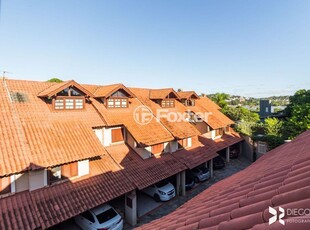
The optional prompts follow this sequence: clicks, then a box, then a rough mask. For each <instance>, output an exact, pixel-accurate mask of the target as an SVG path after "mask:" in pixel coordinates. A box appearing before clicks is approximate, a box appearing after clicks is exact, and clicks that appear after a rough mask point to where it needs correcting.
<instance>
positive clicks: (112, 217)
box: [74, 204, 123, 230]
mask: <svg viewBox="0 0 310 230" xmlns="http://www.w3.org/2000/svg"><path fill="white" fill-rule="evenodd" d="M74 220H75V223H76V224H78V225H79V226H80V227H81V228H82V229H85V230H98V229H101V230H122V229H123V219H122V217H121V216H120V215H119V214H118V213H117V212H116V211H115V210H114V209H113V208H112V207H111V206H110V205H108V204H103V205H100V206H98V207H96V208H93V209H91V210H88V211H86V212H83V213H81V214H80V215H78V216H76V217H75V218H74Z"/></svg>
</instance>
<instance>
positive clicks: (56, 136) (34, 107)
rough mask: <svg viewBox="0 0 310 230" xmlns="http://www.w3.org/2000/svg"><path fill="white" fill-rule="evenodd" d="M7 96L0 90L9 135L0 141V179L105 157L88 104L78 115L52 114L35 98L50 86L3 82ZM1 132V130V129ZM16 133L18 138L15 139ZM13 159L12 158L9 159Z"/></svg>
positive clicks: (99, 122) (97, 123) (99, 123)
mask: <svg viewBox="0 0 310 230" xmlns="http://www.w3.org/2000/svg"><path fill="white" fill-rule="evenodd" d="M6 83H7V88H8V91H9V92H10V95H11V98H12V103H11V102H10V98H9V97H8V93H7V92H4V89H3V85H2V87H1V90H2V92H1V100H2V103H1V104H0V108H1V110H0V111H1V112H0V113H2V114H1V115H2V116H3V117H7V123H5V124H2V122H1V123H0V124H1V126H3V128H4V130H5V129H6V130H7V131H8V133H6V134H3V135H6V136H5V137H6V140H5V141H3V140H2V138H1V146H0V148H1V150H3V151H1V153H0V160H1V162H0V163H1V165H5V167H1V168H0V173H1V175H3V174H7V173H15V172H18V171H20V170H24V169H27V167H29V165H31V167H32V169H35V168H38V167H48V166H54V165H59V164H63V163H67V162H71V161H77V160H82V159H86V158H90V157H94V156H99V155H103V154H105V153H106V151H105V149H104V148H103V146H102V144H101V143H100V141H99V140H98V138H97V137H96V135H95V134H94V133H93V131H92V127H95V126H104V125H105V124H106V123H105V122H104V121H103V120H102V118H101V117H100V116H99V114H98V113H97V112H96V110H95V109H94V107H93V106H92V105H91V104H87V103H86V104H85V109H84V110H81V111H55V110H53V109H52V108H51V107H52V106H51V105H50V104H47V103H46V102H45V101H44V100H43V99H41V98H39V97H37V95H38V92H41V91H42V90H43V89H45V88H48V86H49V85H52V84H53V83H48V82H34V81H19V80H6ZM1 128H2V127H1ZM16 133H17V135H16ZM25 140H26V141H25ZM11 156H14V157H11Z"/></svg>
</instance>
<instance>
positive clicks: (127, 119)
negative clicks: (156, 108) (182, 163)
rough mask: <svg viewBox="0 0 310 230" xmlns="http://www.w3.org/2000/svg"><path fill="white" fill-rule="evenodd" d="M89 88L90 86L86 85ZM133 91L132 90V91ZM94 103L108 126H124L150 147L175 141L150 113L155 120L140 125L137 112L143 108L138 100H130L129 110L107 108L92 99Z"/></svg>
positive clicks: (140, 142)
mask: <svg viewBox="0 0 310 230" xmlns="http://www.w3.org/2000/svg"><path fill="white" fill-rule="evenodd" d="M85 87H86V88H88V87H89V86H88V85H85ZM130 91H131V90H130ZM92 103H93V105H94V106H95V108H96V109H97V111H98V112H99V113H100V114H101V116H102V117H103V119H104V120H105V121H106V122H107V125H108V126H118V125H124V126H125V127H126V128H127V130H128V131H129V133H130V134H131V135H132V136H133V137H134V139H135V140H136V141H137V142H138V143H139V144H141V145H144V146H148V145H154V144H158V143H163V142H167V141H171V140H173V139H174V138H173V136H172V135H171V133H170V132H169V131H168V130H167V129H166V128H165V127H164V126H163V125H162V124H161V123H160V122H158V121H157V120H156V119H155V117H154V116H153V115H152V113H150V115H151V116H152V117H153V119H152V120H151V121H150V123H148V124H139V123H138V122H136V120H135V117H134V116H135V110H136V109H137V108H138V109H139V108H140V107H143V108H144V106H143V104H142V103H141V102H140V101H139V100H138V99H137V98H129V107H128V108H108V109H107V108H106V106H105V105H103V104H102V103H101V102H99V101H98V100H96V99H92Z"/></svg>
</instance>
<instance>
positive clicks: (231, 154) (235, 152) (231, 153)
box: [229, 147, 239, 158]
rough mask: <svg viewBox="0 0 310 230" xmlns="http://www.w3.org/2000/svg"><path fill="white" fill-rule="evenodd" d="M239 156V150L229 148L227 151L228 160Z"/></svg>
mask: <svg viewBox="0 0 310 230" xmlns="http://www.w3.org/2000/svg"><path fill="white" fill-rule="evenodd" d="M238 156H239V149H237V148H236V147H235V148H233V147H230V151H229V157H230V158H238Z"/></svg>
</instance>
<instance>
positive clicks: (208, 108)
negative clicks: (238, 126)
mask: <svg viewBox="0 0 310 230" xmlns="http://www.w3.org/2000/svg"><path fill="white" fill-rule="evenodd" d="M191 110H192V111H193V112H194V113H197V112H199V113H204V112H209V113H210V114H209V115H208V116H207V117H206V118H204V121H205V122H206V123H207V124H208V125H210V126H211V128H212V129H218V128H223V127H226V126H228V125H231V124H234V122H233V121H232V120H230V119H229V118H228V117H227V116H225V115H224V114H223V113H222V112H221V111H220V107H219V106H218V105H217V104H215V103H214V102H213V101H211V100H210V99H209V98H207V97H201V98H200V99H199V100H196V103H195V106H192V107H191Z"/></svg>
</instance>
